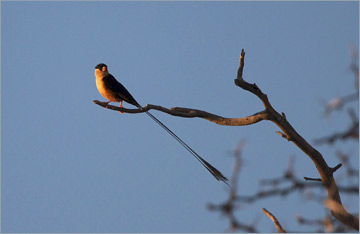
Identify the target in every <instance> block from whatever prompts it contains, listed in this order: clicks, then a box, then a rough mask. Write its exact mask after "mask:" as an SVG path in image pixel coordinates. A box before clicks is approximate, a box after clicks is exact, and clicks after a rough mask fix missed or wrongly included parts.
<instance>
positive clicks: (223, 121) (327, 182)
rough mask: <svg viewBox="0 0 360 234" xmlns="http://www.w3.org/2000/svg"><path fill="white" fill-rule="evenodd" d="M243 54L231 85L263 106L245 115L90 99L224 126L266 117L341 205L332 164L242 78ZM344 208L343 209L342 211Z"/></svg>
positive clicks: (351, 222) (346, 220) (353, 221)
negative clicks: (304, 156)
mask: <svg viewBox="0 0 360 234" xmlns="http://www.w3.org/2000/svg"><path fill="white" fill-rule="evenodd" d="M244 58H245V52H244V50H242V51H241V55H240V61H239V68H238V72H237V78H236V79H235V80H234V81H235V85H236V86H238V87H240V88H242V89H244V90H246V91H249V92H251V93H252V94H254V95H256V96H257V97H258V98H259V99H260V100H261V102H262V103H263V105H264V107H265V110H263V111H260V112H258V113H255V114H253V115H250V116H247V117H242V118H226V117H222V116H219V115H215V114H212V113H209V112H206V111H202V110H196V109H190V108H184V107H174V108H170V109H168V108H165V107H162V106H157V105H151V104H148V105H146V106H145V107H144V108H143V110H139V109H127V108H121V107H116V106H112V105H108V104H107V103H106V102H100V101H97V100H94V101H93V102H94V103H95V104H97V105H100V106H102V107H104V108H108V109H111V110H116V111H121V112H124V113H130V114H136V113H142V112H145V111H149V110H158V111H162V112H164V113H167V114H170V115H173V116H178V117H183V118H203V119H206V120H208V121H211V122H213V123H216V124H219V125H228V126H244V125H250V124H255V123H257V122H260V121H262V120H269V121H271V122H273V123H274V124H276V125H277V126H278V127H279V128H280V129H281V131H282V132H279V133H280V135H281V136H282V137H284V138H286V139H287V140H288V141H292V142H293V143H294V144H295V145H296V146H297V147H299V148H300V149H301V150H302V151H303V152H304V153H305V154H306V155H307V156H308V157H309V158H310V159H311V160H312V161H313V163H314V165H315V167H316V169H317V171H318V173H319V175H320V178H321V182H322V184H323V186H324V187H325V189H326V192H327V194H328V199H331V200H333V201H335V202H337V204H339V205H340V206H342V203H341V199H340V195H339V190H338V187H337V185H336V183H335V180H334V177H333V173H334V172H335V170H334V168H331V167H329V166H328V165H327V163H326V161H325V160H324V158H323V156H322V155H321V154H320V153H319V152H318V151H317V150H316V149H315V148H313V147H312V146H311V145H310V144H309V143H308V142H307V141H306V140H305V139H304V138H303V137H302V136H301V135H300V134H299V133H297V132H296V130H295V129H294V128H293V127H292V126H291V124H290V123H289V122H288V121H287V119H286V116H285V114H284V113H282V114H279V113H278V112H277V111H276V110H275V109H274V108H273V107H272V106H271V104H270V101H269V99H268V97H267V95H266V94H264V93H263V92H262V91H261V90H260V88H259V87H258V86H257V85H256V84H255V83H254V84H250V83H248V82H246V81H245V80H244V79H243V69H244ZM335 168H336V167H335ZM332 207H333V206H330V207H329V208H330V212H331V214H332V215H333V216H334V217H335V218H337V219H338V220H339V221H340V222H342V223H343V224H345V225H347V226H349V227H351V228H353V229H356V230H359V219H358V218H357V217H355V216H353V215H351V214H349V213H348V212H347V211H346V210H345V209H341V213H338V211H339V209H338V208H336V209H334V208H332ZM344 211H345V212H346V215H345V213H344Z"/></svg>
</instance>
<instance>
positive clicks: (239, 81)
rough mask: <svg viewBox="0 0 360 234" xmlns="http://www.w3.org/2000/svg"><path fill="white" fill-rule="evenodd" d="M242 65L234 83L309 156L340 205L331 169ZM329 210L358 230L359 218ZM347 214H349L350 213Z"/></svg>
mask: <svg viewBox="0 0 360 234" xmlns="http://www.w3.org/2000/svg"><path fill="white" fill-rule="evenodd" d="M244 56H245V53H244V52H243V51H242V52H241V55H240V61H241V60H243V59H244ZM243 66H244V63H240V66H239V69H238V76H237V78H236V79H235V84H236V85H237V86H239V87H240V88H242V89H244V90H247V91H249V92H251V93H253V94H254V95H256V96H257V97H258V98H259V99H260V100H261V101H262V103H263V105H264V107H265V111H267V114H268V118H269V119H268V120H270V121H272V122H273V123H275V124H276V125H277V126H278V127H279V128H280V129H281V130H282V132H283V133H284V134H285V135H286V136H288V137H289V138H290V139H291V141H292V142H293V143H294V144H295V145H296V146H297V147H299V149H301V150H302V151H303V152H304V153H305V154H306V155H308V156H309V158H310V159H311V160H312V161H313V162H314V164H315V167H316V169H317V171H318V173H319V174H320V177H321V181H322V183H323V185H324V187H325V189H326V191H327V194H328V198H329V199H331V200H335V201H336V202H338V203H339V204H340V205H341V199H340V195H339V190H338V187H337V185H336V183H335V180H334V177H333V175H332V169H331V168H330V167H329V166H328V165H327V163H326V161H325V160H324V158H323V156H322V155H321V154H320V153H319V152H318V151H317V150H316V149H315V148H313V147H312V146H311V145H310V144H309V143H308V142H307V141H306V140H305V139H304V138H302V137H301V136H300V134H298V133H297V132H296V130H295V129H294V128H293V127H292V126H291V124H290V123H289V122H288V121H287V119H286V118H284V116H283V115H281V114H279V113H278V112H277V111H276V110H275V109H274V108H273V107H272V106H271V104H270V101H269V99H268V97H267V95H266V94H264V93H263V92H262V91H261V90H260V89H259V87H257V85H256V84H250V83H248V82H246V81H245V80H244V79H243V77H242V74H243V72H242V71H243V68H244V67H243ZM240 70H241V72H240ZM330 211H331V213H332V215H334V216H335V217H336V218H337V219H338V220H339V221H340V222H342V223H344V224H346V225H348V226H350V227H351V228H354V229H356V230H359V219H358V218H356V217H355V216H353V219H343V217H344V215H342V214H338V213H337V212H336V210H332V209H330ZM348 215H349V216H351V214H348ZM349 221H350V222H349Z"/></svg>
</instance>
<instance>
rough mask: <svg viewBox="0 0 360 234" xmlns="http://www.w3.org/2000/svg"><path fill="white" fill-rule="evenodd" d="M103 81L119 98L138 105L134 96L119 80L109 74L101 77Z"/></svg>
mask: <svg viewBox="0 0 360 234" xmlns="http://www.w3.org/2000/svg"><path fill="white" fill-rule="evenodd" d="M103 81H104V84H105V86H106V88H108V89H110V90H112V91H113V92H115V93H116V95H118V96H119V97H120V98H121V99H123V100H124V101H126V102H128V103H130V104H133V105H135V106H137V107H139V106H140V105H139V103H138V102H137V101H136V100H135V98H134V97H133V96H132V95H131V94H130V93H129V91H128V90H127V89H126V88H125V87H124V86H123V85H122V84H121V83H120V82H118V81H117V80H116V79H115V77H114V76H112V75H111V74H109V75H108V76H105V77H104V78H103Z"/></svg>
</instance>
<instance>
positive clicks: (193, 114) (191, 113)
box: [93, 100, 267, 126]
mask: <svg viewBox="0 0 360 234" xmlns="http://www.w3.org/2000/svg"><path fill="white" fill-rule="evenodd" d="M93 103H95V104H97V105H99V106H102V107H104V108H106V109H111V110H114V111H121V112H124V113H129V114H137V113H143V112H146V111H149V110H158V111H161V112H164V113H167V114H170V115H173V116H177V117H183V118H202V119H206V120H208V121H210V122H213V123H216V124H219V125H227V126H245V125H250V124H254V123H257V122H260V121H262V120H265V119H267V113H266V112H265V111H260V112H258V113H255V114H253V115H251V116H247V117H243V118H226V117H222V116H219V115H215V114H212V113H209V112H206V111H202V110H196V109H190V108H184V107H173V108H170V109H167V108H165V107H162V106H156V105H151V104H147V105H146V106H145V107H144V108H143V109H142V110H140V109H127V108H124V107H117V106H113V105H108V104H107V103H106V102H100V101H98V100H94V101H93Z"/></svg>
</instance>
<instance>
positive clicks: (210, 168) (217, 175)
mask: <svg viewBox="0 0 360 234" xmlns="http://www.w3.org/2000/svg"><path fill="white" fill-rule="evenodd" d="M145 113H146V114H147V115H148V116H149V117H150V118H151V119H152V120H154V121H155V122H156V123H157V124H159V125H160V126H161V127H162V128H163V129H164V130H165V131H167V132H168V133H169V134H170V135H171V136H172V137H173V138H174V139H175V140H177V141H178V142H179V143H180V144H181V145H182V146H183V147H184V148H185V149H186V150H187V151H189V152H190V153H191V154H192V155H193V156H194V157H195V158H196V159H197V160H198V161H199V162H200V163H201V164H202V165H203V166H204V167H205V168H206V169H207V170H208V171H209V172H210V173H211V174H212V175H213V176H214V177H215V179H217V180H221V181H223V182H225V183H226V184H228V183H227V181H228V179H227V178H226V177H225V176H224V175H223V174H222V173H221V172H220V171H218V170H217V169H216V168H215V167H213V166H212V165H211V164H210V163H208V162H207V161H205V159H203V158H202V157H200V155H198V154H197V153H196V152H195V151H194V150H193V149H192V148H190V146H188V145H187V144H186V143H185V142H183V141H182V140H181V139H180V138H179V137H178V136H177V135H176V134H175V133H173V132H172V131H171V130H170V129H169V128H168V127H166V126H165V125H164V124H163V123H162V122H161V121H160V120H158V119H157V118H156V117H155V116H153V115H152V114H151V113H149V112H148V111H147V112H145Z"/></svg>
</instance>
